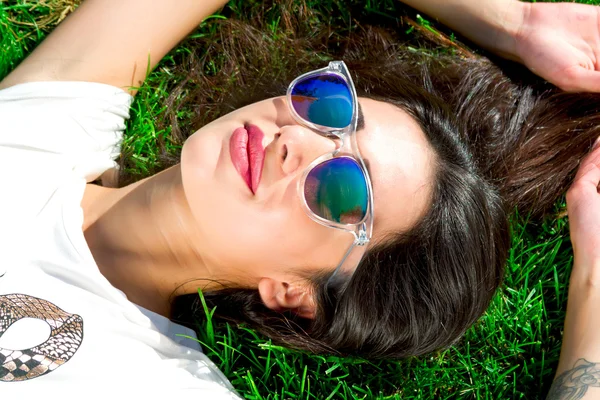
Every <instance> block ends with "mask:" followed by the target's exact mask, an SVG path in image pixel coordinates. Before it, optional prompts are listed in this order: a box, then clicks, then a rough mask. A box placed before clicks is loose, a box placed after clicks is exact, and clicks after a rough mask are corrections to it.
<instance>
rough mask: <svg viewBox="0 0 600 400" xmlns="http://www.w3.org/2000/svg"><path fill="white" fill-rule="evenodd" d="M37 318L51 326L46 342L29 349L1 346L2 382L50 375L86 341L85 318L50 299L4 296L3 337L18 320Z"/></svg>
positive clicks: (0, 313) (1, 310)
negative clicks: (84, 335)
mask: <svg viewBox="0 0 600 400" xmlns="http://www.w3.org/2000/svg"><path fill="white" fill-rule="evenodd" d="M23 318H36V319H40V320H42V321H45V322H46V323H47V324H48V325H49V326H50V337H49V338H48V340H46V341H45V342H44V343H42V344H40V345H38V346H35V347H32V348H30V349H25V350H11V349H4V348H2V347H0V382H18V381H25V380H28V379H33V378H37V377H38V376H42V375H46V374H48V373H50V372H52V371H54V370H55V369H56V368H58V367H60V366H61V365H63V364H64V363H66V362H67V361H69V360H70V359H71V357H73V355H74V354H75V352H76V351H77V349H78V348H79V346H80V345H81V342H82V341H83V319H82V318H81V317H80V316H79V315H77V314H69V313H67V312H65V311H63V310H62V309H60V308H58V307H57V306H55V305H54V304H52V303H50V302H49V301H47V300H43V299H38V298H37V297H33V296H28V295H25V294H8V295H0V336H2V335H3V334H4V332H6V330H7V329H8V328H9V327H10V326H11V325H12V324H14V323H15V322H17V321H18V320H20V319H23Z"/></svg>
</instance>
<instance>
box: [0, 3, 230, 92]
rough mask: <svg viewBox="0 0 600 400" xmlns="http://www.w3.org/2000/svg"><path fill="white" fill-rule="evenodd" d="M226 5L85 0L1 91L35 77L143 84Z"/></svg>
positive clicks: (9, 77) (37, 78) (40, 79)
mask: <svg viewBox="0 0 600 400" xmlns="http://www.w3.org/2000/svg"><path fill="white" fill-rule="evenodd" d="M225 3H226V1H224V0H86V1H84V2H83V4H82V5H81V6H80V7H79V8H78V9H77V10H76V11H75V12H74V13H73V14H72V15H70V16H69V17H68V18H67V19H66V20H65V21H64V22H62V23H61V24H60V25H59V26H58V27H57V28H56V29H55V30H54V31H53V32H52V33H51V34H50V35H49V36H48V38H47V39H45V40H44V41H43V42H42V43H41V44H40V45H39V46H38V47H37V48H36V49H35V50H34V51H33V53H32V54H31V55H30V56H29V57H27V58H26V59H25V60H24V61H23V62H22V63H21V64H20V65H19V66H18V67H17V68H16V69H15V70H14V71H13V72H11V73H10V74H9V75H8V76H7V77H6V78H5V79H4V80H3V81H2V82H0V89H2V88H6V87H9V86H13V85H16V84H18V83H24V82H31V81H88V82H100V83H106V84H109V85H113V86H117V87H121V88H124V89H126V90H127V89H128V88H131V87H136V86H139V85H140V84H141V83H142V82H143V80H144V78H145V77H146V73H147V71H148V69H149V68H150V69H152V68H154V66H155V65H156V64H157V63H158V61H160V59H161V58H162V57H163V56H164V55H165V54H166V53H167V52H168V51H169V50H170V49H171V48H173V47H174V46H175V45H176V44H177V43H178V42H179V41H180V40H181V39H183V38H184V37H185V35H187V34H188V33H189V32H190V31H192V30H193V29H194V28H195V27H197V26H198V25H199V24H200V22H201V21H202V20H203V19H204V18H206V17H207V16H209V15H210V14H212V13H213V12H215V11H216V10H217V9H218V8H220V7H222V6H223V5H224V4H225ZM131 92H132V93H134V92H135V90H131Z"/></svg>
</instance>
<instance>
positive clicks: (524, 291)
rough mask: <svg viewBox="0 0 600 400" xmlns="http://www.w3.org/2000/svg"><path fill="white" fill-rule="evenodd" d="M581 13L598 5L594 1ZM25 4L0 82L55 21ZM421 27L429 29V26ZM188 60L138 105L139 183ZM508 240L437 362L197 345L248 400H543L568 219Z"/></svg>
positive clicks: (394, 10)
mask: <svg viewBox="0 0 600 400" xmlns="http://www.w3.org/2000/svg"><path fill="white" fill-rule="evenodd" d="M580 2H582V3H589V4H600V0H587V1H580ZM56 3H58V2H56ZM31 4H33V3H25V4H24V3H23V2H17V1H4V2H2V1H0V78H2V77H3V76H5V75H6V74H7V73H8V72H10V70H12V69H13V68H14V67H15V66H16V65H17V64H18V63H19V62H20V61H21V60H22V59H23V58H24V57H25V56H26V55H27V54H28V53H29V52H31V51H32V49H33V48H34V47H35V45H36V44H37V43H39V42H40V40H41V39H43V37H44V36H45V35H46V34H47V33H48V32H49V31H50V30H51V28H52V25H48V26H46V27H39V26H36V25H35V24H34V25H22V24H20V23H22V22H28V23H33V22H35V21H39V20H40V18H42V17H44V16H47V15H51V14H52V13H53V12H55V11H56V10H55V9H51V8H48V7H37V8H35V9H32V8H31ZM50 4H54V3H51V2H50ZM308 4H309V5H310V6H311V7H314V8H316V9H318V10H319V11H320V14H319V15H322V16H327V17H323V19H322V20H319V21H315V22H314V24H315V25H317V26H318V25H319V24H322V25H334V26H338V30H337V31H338V32H340V33H341V34H344V33H345V32H347V31H349V30H352V29H354V28H355V27H356V25H357V24H358V23H359V22H360V24H367V23H371V24H381V25H386V26H392V27H395V28H398V29H400V30H403V31H410V29H408V27H407V26H405V25H402V24H401V21H400V18H399V15H401V14H402V13H406V11H405V10H404V9H401V7H400V6H399V3H398V2H396V1H395V0H369V1H341V0H323V1H317V0H311V1H308ZM257 7H261V6H260V4H259V2H257V1H243V0H236V1H233V2H231V3H230V6H229V8H228V9H226V10H225V11H224V12H223V15H224V16H226V17H229V16H232V15H236V14H240V13H248V12H250V13H251V12H254V11H256V10H257V9H258V8H257ZM409 14H410V11H409ZM264 15H265V18H267V22H268V24H269V26H270V28H271V30H272V32H273V34H274V35H276V34H277V33H278V31H279V29H280V25H281V21H280V20H279V19H278V14H277V7H272V8H268V9H267V10H266V11H264ZM412 17H413V19H415V18H416V17H415V15H414V14H413V15H412ZM421 23H423V24H425V25H428V26H429V22H427V21H425V20H423V21H421ZM430 25H431V26H433V27H435V28H436V29H440V27H439V26H437V25H435V24H433V23H431V24H430ZM214 29H215V28H214V25H211V24H210V23H207V24H204V25H203V26H202V27H201V28H200V29H199V30H198V31H197V32H195V33H194V35H196V36H202V35H212V34H214ZM441 30H442V31H445V32H448V31H447V29H444V28H441ZM411 34H412V33H409V35H411ZM188 51H189V49H187V48H186V46H185V42H184V43H183V45H182V46H180V47H178V48H177V49H176V50H174V51H173V52H172V53H171V54H170V55H169V56H168V57H166V59H165V60H163V62H162V63H161V64H160V65H159V67H158V68H157V69H156V70H155V71H154V72H153V73H152V74H151V75H150V76H149V78H148V80H147V82H146V83H145V84H144V86H143V87H142V88H141V90H140V91H139V94H138V95H137V96H136V100H135V102H134V104H133V108H132V118H131V120H130V121H129V123H128V124H129V125H128V130H127V137H126V139H125V143H124V149H125V150H126V152H127V154H128V155H129V157H130V162H129V163H128V164H127V168H130V169H131V170H132V171H133V172H135V173H137V174H139V175H147V174H149V173H152V172H153V171H155V170H156V168H157V163H158V162H159V158H160V157H159V151H158V149H157V146H156V139H157V138H158V137H165V138H167V150H168V151H170V150H175V149H176V147H177V144H174V143H170V142H169V141H168V138H169V134H170V128H169V127H162V128H161V127H160V126H162V125H159V124H157V123H156V120H157V116H159V115H161V114H162V113H163V112H164V99H165V98H166V97H167V95H168V84H167V83H168V82H169V81H170V80H171V79H173V77H172V75H171V69H172V66H173V65H174V63H176V62H177V60H178V59H180V56H181V55H183V54H185V53H186V52H188ZM215 68H216V67H215ZM207 73H210V71H207ZM217 89H218V88H217ZM181 117H182V119H184V120H185V118H186V116H185V115H182V116H181ZM559 206H560V204H558V205H557V207H559ZM513 232H514V235H513V245H512V249H511V253H510V257H509V261H508V265H507V273H506V280H505V283H504V285H503V286H502V288H501V289H500V290H499V291H498V293H497V295H496V296H495V298H494V300H493V302H492V305H491V307H490V308H489V310H488V311H487V312H486V314H485V315H484V316H483V317H482V318H481V319H480V320H479V322H478V323H477V324H476V325H475V326H474V327H473V328H472V329H470V330H469V331H468V332H467V334H466V335H465V337H464V339H463V340H461V341H460V342H459V343H458V344H457V345H455V346H453V347H452V348H449V349H447V350H444V351H441V352H439V353H437V354H432V355H430V356H427V357H420V358H412V359H409V360H405V361H402V362H387V361H382V362H368V361H364V360H356V359H344V358H338V357H324V356H314V355H308V354H304V353H300V352H296V351H291V350H288V349H285V348H282V347H280V346H275V345H273V344H271V343H270V342H269V341H268V340H265V339H264V338H262V337H259V336H257V334H256V333H254V332H253V331H252V330H248V329H245V328H243V327H241V328H240V327H233V326H229V325H213V324H212V323H211V322H210V321H209V322H207V323H204V324H203V326H202V327H201V328H200V332H199V337H200V340H201V342H202V344H203V346H204V349H205V352H206V353H207V354H208V355H209V356H210V357H211V358H212V359H213V360H214V361H215V363H216V364H217V365H218V366H219V367H220V368H221V369H222V370H223V371H224V373H225V374H226V375H227V376H228V377H229V379H230V380H231V382H232V383H233V385H234V386H235V387H236V389H237V390H238V391H239V393H240V394H241V395H242V396H244V397H245V398H247V399H536V398H541V397H543V395H544V394H545V393H546V392H547V391H548V389H549V385H550V383H551V381H552V377H553V371H554V369H555V368H556V365H557V361H558V357H559V352H560V342H561V329H562V322H563V318H564V310H565V307H566V298H567V285H568V278H569V272H570V265H571V261H572V253H571V248H570V244H569V240H568V228H567V225H566V220H565V219H555V220H551V221H548V222H546V223H543V224H539V225H534V224H527V223H526V221H524V219H523V218H520V217H519V216H515V217H514V218H513Z"/></svg>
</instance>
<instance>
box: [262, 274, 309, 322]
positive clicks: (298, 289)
mask: <svg viewBox="0 0 600 400" xmlns="http://www.w3.org/2000/svg"><path fill="white" fill-rule="evenodd" d="M258 293H259V294H260V298H261V299H262V301H263V303H265V305H266V306H267V307H268V308H270V309H271V310H275V311H279V312H283V311H291V312H293V313H294V314H296V315H298V316H299V317H302V318H308V319H313V318H314V317H315V313H316V305H315V301H314V298H313V296H312V291H311V290H310V288H309V287H308V286H307V285H303V284H300V283H287V282H282V281H278V280H276V279H272V278H261V280H260V281H259V282H258Z"/></svg>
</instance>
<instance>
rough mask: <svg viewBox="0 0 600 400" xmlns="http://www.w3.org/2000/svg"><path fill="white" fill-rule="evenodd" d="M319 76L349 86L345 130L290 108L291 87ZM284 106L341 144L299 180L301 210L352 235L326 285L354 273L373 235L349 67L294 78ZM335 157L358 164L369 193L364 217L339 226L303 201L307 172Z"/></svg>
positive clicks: (333, 66) (334, 64) (339, 64)
mask: <svg viewBox="0 0 600 400" xmlns="http://www.w3.org/2000/svg"><path fill="white" fill-rule="evenodd" d="M322 75H336V76H337V77H339V78H341V79H342V80H343V81H344V82H346V84H347V85H348V88H349V89H350V93H351V95H352V107H353V110H352V118H351V121H350V124H349V125H348V126H346V127H345V128H341V129H340V128H331V127H328V126H322V125H317V124H313V123H312V122H310V121H307V120H305V119H304V118H302V117H301V116H300V115H298V113H297V112H296V110H295V109H294V107H293V105H292V90H293V88H294V86H295V85H296V84H297V83H298V82H300V81H303V80H305V79H307V78H310V77H313V76H322ZM287 103H288V106H289V108H290V112H291V113H292V116H293V117H294V119H295V120H296V121H297V122H298V123H299V124H301V125H304V126H306V127H308V128H310V129H312V130H314V131H315V132H317V133H319V134H321V135H324V136H327V137H329V138H337V139H339V140H340V141H341V146H339V147H338V148H337V149H336V150H335V151H334V152H332V153H328V154H324V155H322V156H320V157H319V158H317V159H316V160H314V161H313V162H312V163H311V164H310V165H309V166H308V167H307V168H306V169H305V171H304V173H303V175H302V177H301V179H300V181H299V182H298V193H299V196H300V198H301V202H302V206H303V208H304V210H305V211H306V213H307V214H308V215H309V216H310V217H311V218H312V219H313V220H314V221H316V222H318V223H319V224H321V225H324V226H327V227H330V228H334V229H340V230H344V231H347V232H349V233H351V234H352V235H353V236H354V241H353V243H352V244H351V245H350V248H349V249H348V251H346V253H345V254H344V256H343V258H342V260H341V262H340V263H339V264H338V266H337V267H336V269H335V271H334V272H333V274H332V275H331V278H330V279H329V281H328V282H327V283H328V284H329V282H331V280H332V279H333V278H334V276H336V274H338V272H339V271H340V270H343V271H344V272H346V273H349V274H350V275H351V274H352V273H353V272H354V270H355V269H356V267H357V265H358V263H359V262H360V260H361V259H362V257H363V255H364V252H365V250H366V247H367V246H366V245H367V244H368V243H369V241H370V240H371V236H372V232H373V188H372V186H371V178H370V176H369V173H368V171H367V168H366V166H365V163H364V160H363V158H362V156H361V155H360V151H359V150H358V143H357V141H356V126H357V123H358V99H357V96H356V89H355V88H354V83H353V82H352V77H351V76H350V72H349V71H348V67H347V66H346V64H345V63H344V62H343V61H331V62H330V63H329V65H328V66H327V67H326V68H321V69H318V70H315V71H311V72H308V73H306V74H303V75H300V76H299V77H297V78H296V79H294V80H293V81H292V83H290V86H289V87H288V90H287ZM336 157H349V158H352V159H354V160H355V161H357V162H358V165H359V166H360V168H361V170H362V173H363V174H364V176H365V180H366V183H367V191H368V192H367V193H368V199H369V200H368V201H369V204H368V205H367V212H366V214H365V216H364V218H363V219H362V220H361V221H359V222H357V223H352V224H342V223H337V222H333V221H329V220H327V219H325V218H321V217H320V216H318V215H317V214H315V213H314V212H313V211H312V210H311V209H310V207H309V206H308V204H307V202H306V198H305V196H304V185H305V182H306V178H307V177H308V174H309V173H310V171H311V170H312V169H313V168H314V167H316V166H317V165H319V164H321V163H323V162H325V161H327V160H331V159H333V158H336ZM353 251H360V258H359V259H358V261H357V262H356V263H353V264H354V265H352V266H348V265H344V264H346V260H347V259H348V258H349V256H350V254H352V253H353ZM350 267H351V268H350Z"/></svg>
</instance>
